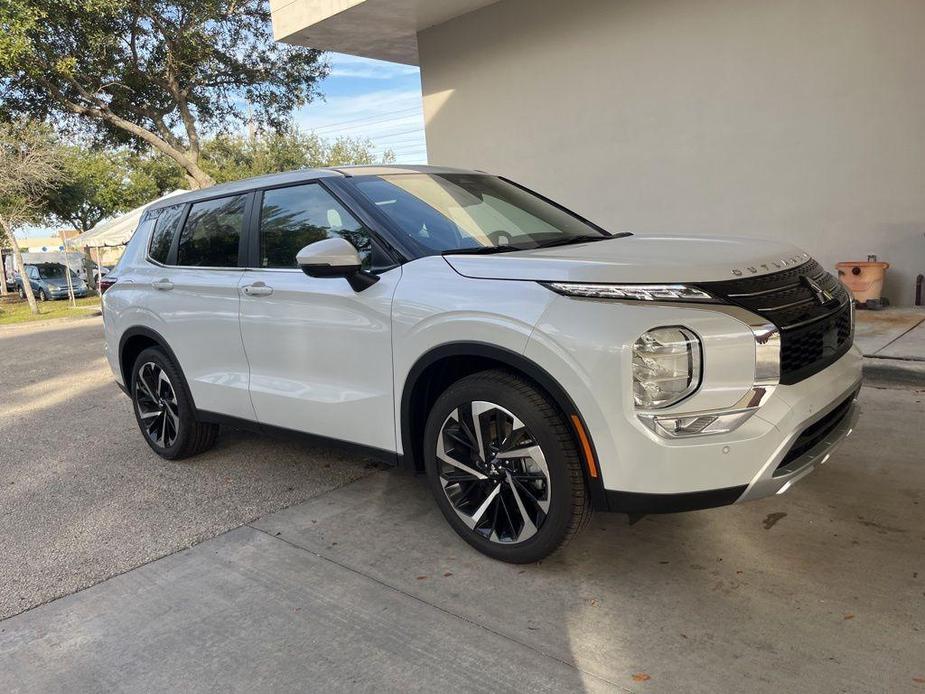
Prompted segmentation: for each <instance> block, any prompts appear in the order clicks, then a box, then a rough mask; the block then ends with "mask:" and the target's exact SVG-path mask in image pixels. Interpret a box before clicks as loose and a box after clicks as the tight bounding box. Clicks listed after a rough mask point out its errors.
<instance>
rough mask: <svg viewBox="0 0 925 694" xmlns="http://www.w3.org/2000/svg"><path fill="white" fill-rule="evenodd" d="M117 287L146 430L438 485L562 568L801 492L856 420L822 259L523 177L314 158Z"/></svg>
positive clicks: (200, 226) (127, 266) (114, 312)
mask: <svg viewBox="0 0 925 694" xmlns="http://www.w3.org/2000/svg"><path fill="white" fill-rule="evenodd" d="M107 279H108V281H107V283H106V284H107V286H108V290H107V291H106V293H105V295H104V297H103V305H104V313H103V315H104V319H105V326H106V350H107V356H108V358H109V362H110V364H111V365H112V368H113V371H114V372H115V375H116V379H117V380H118V381H119V383H120V384H121V385H122V386H123V387H124V389H125V390H126V392H127V393H128V394H129V395H130V396H131V398H132V400H133V403H134V410H135V414H136V416H137V419H138V424H139V426H140V428H141V431H142V434H143V435H144V437H145V440H146V441H147V442H148V444H149V445H150V446H151V448H153V449H154V451H155V452H157V453H158V454H159V455H161V456H163V457H164V458H169V459H178V458H183V457H186V456H190V455H194V454H196V453H199V452H201V451H204V450H205V449H207V448H208V447H209V446H211V445H212V444H213V442H214V441H215V437H216V434H217V432H218V424H219V423H233V424H238V425H240V424H242V423H246V424H251V425H256V426H258V427H262V428H266V427H274V428H282V429H288V430H294V431H298V432H304V433H308V434H313V435H316V436H323V437H328V438H331V439H338V440H341V441H346V442H350V443H352V444H357V445H360V446H362V447H364V448H365V449H367V450H373V451H377V452H379V453H381V454H383V455H385V456H388V457H389V458H390V459H391V460H392V461H395V462H398V463H399V464H400V465H404V466H407V467H408V468H410V469H412V470H417V471H424V472H426V473H427V475H428V477H429V479H430V484H431V488H432V490H433V493H434V496H435V498H436V500H437V503H438V505H439V507H440V509H441V511H442V512H443V514H444V515H445V516H446V519H447V520H448V521H449V523H450V525H452V526H453V528H454V529H455V530H456V531H457V532H458V533H459V534H460V535H461V536H462V537H463V538H464V539H465V540H466V541H467V542H469V543H470V544H471V545H473V546H474V547H476V548H477V549H479V550H480V551H482V552H484V553H486V554H488V555H490V556H492V557H496V558H498V559H503V560H505V561H512V562H528V561H535V560H537V559H540V558H542V557H544V556H546V555H547V554H549V553H550V552H552V551H553V550H555V549H556V548H557V547H559V546H560V545H562V544H563V543H564V542H565V541H566V540H568V539H569V538H570V537H571V536H572V535H573V534H574V533H575V532H576V531H577V530H578V529H579V528H580V527H581V526H582V525H583V524H584V523H585V522H586V521H587V520H588V518H589V516H590V512H591V510H592V509H597V510H604V511H622V512H626V513H630V514H643V513H657V512H671V511H682V510H691V509H699V508H707V507H711V506H721V505H724V504H732V503H736V502H739V501H745V500H749V499H755V498H758V497H762V496H767V495H771V494H779V493H782V492H784V491H785V490H786V489H787V488H788V487H789V486H790V485H791V484H793V483H794V482H795V481H796V480H798V479H799V478H801V477H803V476H804V475H806V474H807V473H809V472H810V471H812V470H813V469H814V468H816V467H817V466H818V465H821V464H822V463H824V462H825V461H826V460H827V459H828V457H829V453H830V451H831V450H832V448H833V447H834V446H835V445H836V444H837V443H838V442H839V441H840V440H841V439H842V438H843V437H844V436H845V435H847V434H848V433H850V430H851V427H852V426H853V421H854V418H855V417H856V409H857V408H856V406H855V404H854V402H855V397H856V395H857V393H858V388H859V386H860V381H861V357H860V354H859V352H858V351H857V349H856V348H854V347H852V341H853V307H852V303H851V301H850V299H849V296H848V294H847V293H846V291H845V290H844V289H843V288H842V286H841V285H840V283H839V282H838V281H837V280H836V279H834V278H833V277H832V276H831V275H829V274H828V273H826V272H825V271H824V270H823V269H822V268H821V267H820V266H819V265H818V264H817V263H816V262H815V261H813V260H811V259H810V257H809V256H808V255H807V254H806V253H804V252H802V251H801V250H799V249H797V248H793V247H791V246H788V245H785V244H781V243H772V242H762V241H755V240H752V239H748V240H746V239H730V238H707V237H690V238H684V237H666V236H637V235H632V234H628V233H621V234H610V233H608V232H606V231H604V230H603V229H600V228H599V227H597V226H595V225H594V224H592V223H591V222H589V221H587V220H586V219H583V218H582V217H580V216H578V215H576V214H574V213H572V212H569V211H568V210H566V209H564V208H562V207H561V206H560V205H557V204H556V203H554V202H552V201H550V200H548V199H546V198H543V197H541V196H539V195H537V194H536V193H533V192H531V191H529V190H527V189H525V188H523V187H521V186H519V185H517V184H516V183H513V182H511V181H509V180H507V179H505V178H500V177H496V176H490V175H486V174H482V173H475V172H470V171H459V170H453V169H445V168H435V167H410V168H397V167H364V168H342V169H331V170H313V171H310V170H306V171H298V172H293V173H286V174H280V175H275V176H268V177H264V178H256V179H251V180H246V181H239V182H236V183H232V184H228V185H222V186H217V187H215V188H209V189H207V190H202V191H197V192H191V193H188V194H184V195H180V196H175V197H172V198H169V199H168V200H165V201H162V202H159V203H157V204H155V205H153V206H152V207H150V208H149V209H148V211H147V212H146V213H145V215H144V217H143V218H142V220H141V222H140V224H139V227H138V230H137V231H136V233H135V235H134V237H133V238H132V240H131V243H130V244H129V245H128V248H127V250H126V252H125V255H124V257H123V259H122V261H121V262H120V263H119V265H118V267H117V268H116V269H115V270H114V271H113V273H112V275H111V276H110V277H109V278H107Z"/></svg>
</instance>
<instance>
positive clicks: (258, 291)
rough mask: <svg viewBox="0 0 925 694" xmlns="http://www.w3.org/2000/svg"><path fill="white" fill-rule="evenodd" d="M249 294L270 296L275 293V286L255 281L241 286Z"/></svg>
mask: <svg viewBox="0 0 925 694" xmlns="http://www.w3.org/2000/svg"><path fill="white" fill-rule="evenodd" d="M241 290H242V291H243V292H244V293H245V294H247V296H270V294H272V293H273V287H268V286H267V285H265V284H264V283H263V282H254V283H253V284H248V285H246V286H244V287H242V288H241Z"/></svg>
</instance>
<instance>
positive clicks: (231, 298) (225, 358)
mask: <svg viewBox="0 0 925 694" xmlns="http://www.w3.org/2000/svg"><path fill="white" fill-rule="evenodd" d="M252 199H253V194H251V193H246V194H241V195H231V196H226V197H220V198H215V199H211V200H205V201H202V202H196V203H192V204H188V205H177V206H174V207H169V208H164V209H163V210H162V211H160V216H159V218H158V220H157V224H156V226H155V229H154V232H153V233H152V235H151V241H150V245H149V247H148V261H149V262H148V263H146V267H145V275H146V277H145V280H144V281H146V282H148V283H149V285H150V287H151V290H150V291H146V292H145V295H146V296H147V297H148V300H147V303H148V305H147V308H148V309H149V310H150V313H151V315H152V318H153V319H154V320H156V325H155V326H152V327H155V329H157V330H158V331H159V332H160V333H161V334H162V335H163V336H164V338H165V339H166V341H167V343H168V344H169V345H170V347H171V349H172V350H173V352H174V354H175V355H176V357H177V359H178V360H179V362H180V367H181V368H182V370H183V373H184V375H185V376H186V380H187V382H188V383H189V387H190V391H191V392H192V395H193V400H194V401H195V403H196V407H197V408H198V409H200V410H205V411H208V412H215V413H219V414H224V415H230V416H234V417H241V418H245V419H249V420H253V419H254V409H253V406H252V405H251V402H250V396H249V394H248V391H247V380H248V369H247V359H246V358H245V356H244V347H243V345H242V343H241V331H240V326H239V317H238V312H239V303H240V301H239V299H238V284H239V281H240V279H241V276H242V275H243V274H244V269H243V267H242V263H241V261H240V257H241V250H242V246H243V243H244V241H243V239H244V234H243V231H244V227H245V222H246V220H247V219H248V215H249V214H250V207H251V204H252Z"/></svg>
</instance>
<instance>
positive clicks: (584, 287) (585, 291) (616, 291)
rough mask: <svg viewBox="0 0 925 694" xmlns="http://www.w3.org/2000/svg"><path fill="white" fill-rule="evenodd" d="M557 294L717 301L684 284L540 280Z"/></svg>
mask: <svg viewBox="0 0 925 694" xmlns="http://www.w3.org/2000/svg"><path fill="white" fill-rule="evenodd" d="M541 284H543V285H544V286H545V287H547V288H549V289H552V290H553V291H554V292H556V293H557V294H563V295H565V296H576V297H582V298H586V299H630V300H632V301H695V302H697V303H701V304H702V303H717V302H719V299H717V298H716V297H715V296H713V295H712V294H710V293H708V292H705V291H703V290H702V289H698V288H697V287H689V286H687V285H684V284H585V283H582V282H542V283H541Z"/></svg>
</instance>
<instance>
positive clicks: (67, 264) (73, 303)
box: [60, 229, 77, 308]
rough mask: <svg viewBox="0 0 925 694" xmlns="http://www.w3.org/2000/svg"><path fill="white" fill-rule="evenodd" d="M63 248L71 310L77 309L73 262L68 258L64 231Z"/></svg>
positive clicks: (62, 231)
mask: <svg viewBox="0 0 925 694" xmlns="http://www.w3.org/2000/svg"><path fill="white" fill-rule="evenodd" d="M60 234H61V247H62V248H64V276H65V277H66V278H67V295H68V296H69V297H70V299H71V308H77V299H75V298H74V284H73V283H72V282H71V261H70V258H68V257H67V239H66V238H64V229H62V230H61V232H60Z"/></svg>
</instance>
